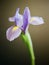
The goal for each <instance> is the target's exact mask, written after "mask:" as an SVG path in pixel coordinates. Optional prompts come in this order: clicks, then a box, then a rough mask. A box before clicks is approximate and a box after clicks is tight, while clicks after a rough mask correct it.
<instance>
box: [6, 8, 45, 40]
mask: <svg viewBox="0 0 49 65" xmlns="http://www.w3.org/2000/svg"><path fill="white" fill-rule="evenodd" d="M9 21H10V22H15V25H13V26H11V27H9V28H8V29H7V31H6V37H7V39H8V40H9V41H13V40H14V39H16V38H18V37H19V36H20V34H21V32H24V33H25V32H26V31H27V30H28V26H29V24H32V25H40V24H43V23H44V21H43V19H42V17H37V16H35V17H31V14H30V10H29V8H28V7H26V8H25V9H24V13H23V15H21V14H19V8H17V10H16V14H15V15H14V16H13V17H9Z"/></svg>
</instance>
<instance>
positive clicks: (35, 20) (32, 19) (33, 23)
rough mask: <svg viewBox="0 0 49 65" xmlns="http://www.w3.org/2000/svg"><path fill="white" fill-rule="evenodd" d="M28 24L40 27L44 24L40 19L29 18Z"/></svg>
mask: <svg viewBox="0 0 49 65" xmlns="http://www.w3.org/2000/svg"><path fill="white" fill-rule="evenodd" d="M29 23H30V24H32V25H40V24H43V23H44V20H43V18H42V17H31V19H30V20H29Z"/></svg>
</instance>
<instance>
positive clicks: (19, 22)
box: [8, 8, 23, 27]
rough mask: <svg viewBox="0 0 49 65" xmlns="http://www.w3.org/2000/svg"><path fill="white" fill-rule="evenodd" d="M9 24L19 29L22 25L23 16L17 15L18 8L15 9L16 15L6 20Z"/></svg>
mask: <svg viewBox="0 0 49 65" xmlns="http://www.w3.org/2000/svg"><path fill="white" fill-rule="evenodd" d="M8 20H9V21H11V22H15V25H17V26H18V27H21V26H22V25H23V16H22V15H21V14H19V8H17V9H16V13H15V15H14V16H13V17H9V19H8Z"/></svg>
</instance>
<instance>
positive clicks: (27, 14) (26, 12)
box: [23, 7, 30, 31]
mask: <svg viewBox="0 0 49 65" xmlns="http://www.w3.org/2000/svg"><path fill="white" fill-rule="evenodd" d="M29 19H30V11H29V8H28V7H26V8H25V10H24V14H23V29H24V31H25V30H26V27H27V26H28V21H29Z"/></svg>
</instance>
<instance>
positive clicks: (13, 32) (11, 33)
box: [6, 26, 21, 41]
mask: <svg viewBox="0 0 49 65" xmlns="http://www.w3.org/2000/svg"><path fill="white" fill-rule="evenodd" d="M14 27H15V29H14ZM20 34H21V29H20V28H18V27H16V26H11V27H10V28H8V29H7V31H6V37H7V39H8V40H9V41H13V40H14V39H15V38H17V37H19V36H20Z"/></svg>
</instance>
